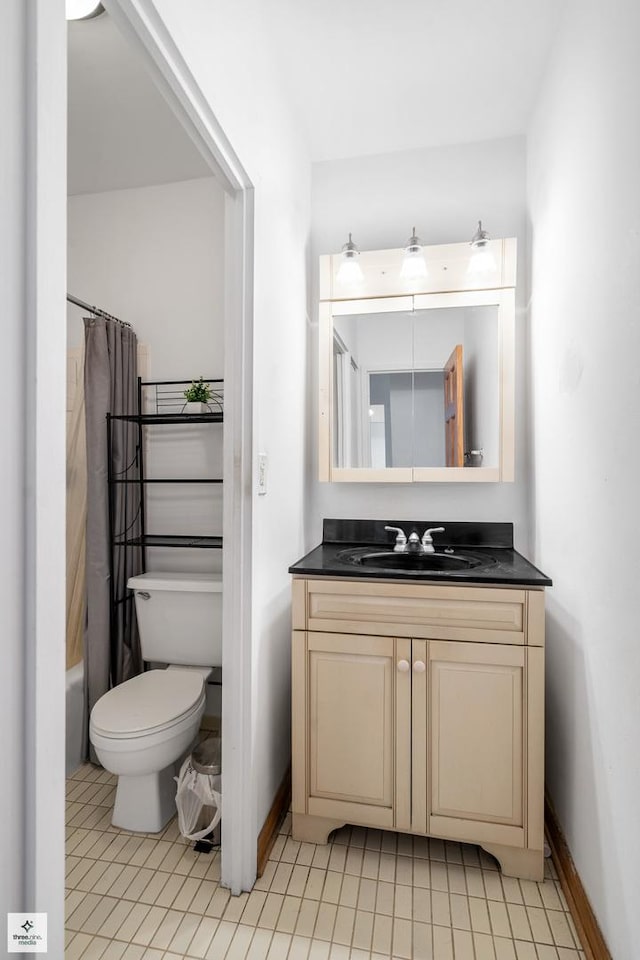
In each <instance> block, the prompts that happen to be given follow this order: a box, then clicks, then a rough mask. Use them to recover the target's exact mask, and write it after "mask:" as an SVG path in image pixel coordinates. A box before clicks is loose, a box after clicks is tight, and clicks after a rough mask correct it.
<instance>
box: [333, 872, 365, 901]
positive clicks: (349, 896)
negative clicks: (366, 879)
mask: <svg viewBox="0 0 640 960" xmlns="http://www.w3.org/2000/svg"><path fill="white" fill-rule="evenodd" d="M361 882H362V881H361V880H360V877H353V876H351V875H346V874H345V876H344V878H343V880H342V886H341V887H340V900H339V901H338V902H339V904H340V906H341V907H354V908H355V907H356V906H357V903H358V893H359V890H360V883H361Z"/></svg>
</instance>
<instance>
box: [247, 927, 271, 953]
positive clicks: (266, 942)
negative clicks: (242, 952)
mask: <svg viewBox="0 0 640 960" xmlns="http://www.w3.org/2000/svg"><path fill="white" fill-rule="evenodd" d="M272 939H273V933H272V932H271V930H254V933H253V939H252V941H251V945H250V947H249V950H248V952H247V960H265V957H266V956H267V954H268V953H269V947H270V946H271V940H272Z"/></svg>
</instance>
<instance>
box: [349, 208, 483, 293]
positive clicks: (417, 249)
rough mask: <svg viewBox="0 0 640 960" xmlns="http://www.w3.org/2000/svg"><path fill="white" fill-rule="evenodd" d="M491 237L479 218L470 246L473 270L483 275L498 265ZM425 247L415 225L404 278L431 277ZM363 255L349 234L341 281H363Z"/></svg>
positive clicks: (403, 270)
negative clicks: (360, 262) (361, 264)
mask: <svg viewBox="0 0 640 960" xmlns="http://www.w3.org/2000/svg"><path fill="white" fill-rule="evenodd" d="M490 240H491V237H490V236H489V234H488V232H487V231H486V230H484V229H483V227H482V221H481V220H478V229H477V230H476V232H475V233H474V235H473V237H472V238H471V240H470V241H469V245H470V246H471V247H472V248H473V249H472V255H471V257H470V259H469V268H468V269H469V273H476V274H481V273H485V272H487V271H490V270H493V269H494V268H495V266H496V263H495V259H494V256H493V253H492V252H491V249H490V248H489V243H490ZM423 247H424V241H423V240H421V239H420V238H419V237H418V236H417V235H416V228H415V227H413V231H412V234H411V236H410V237H409V239H408V240H407V242H406V244H405V247H404V258H403V261H402V267H401V269H400V277H401V279H402V280H408V281H409V282H411V281H414V282H415V281H418V280H424V279H425V278H426V277H427V276H428V273H429V271H428V268H427V261H426V260H425V256H424V250H423ZM359 256H360V251H359V249H358V247H357V246H356V244H355V243H354V242H353V240H352V238H351V234H349V239H348V240H347V242H346V243H345V244H344V245H343V247H342V261H341V263H340V267H339V269H338V276H337V280H338V282H339V283H343V284H346V285H350V286H351V285H357V284H359V283H362V282H363V280H364V275H363V273H362V268H361V266H360V264H359V263H358V257H359Z"/></svg>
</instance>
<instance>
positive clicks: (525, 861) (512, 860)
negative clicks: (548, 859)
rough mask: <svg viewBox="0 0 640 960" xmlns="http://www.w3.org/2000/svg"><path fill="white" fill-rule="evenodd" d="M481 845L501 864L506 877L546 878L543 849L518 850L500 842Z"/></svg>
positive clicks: (524, 878) (537, 880)
mask: <svg viewBox="0 0 640 960" xmlns="http://www.w3.org/2000/svg"><path fill="white" fill-rule="evenodd" d="M480 846H481V847H482V849H483V850H486V852H487V853H490V854H491V856H492V857H495V858H496V860H497V861H498V863H499V864H500V869H501V870H502V873H503V874H504V875H505V877H517V878H518V880H535V881H536V882H537V883H541V882H542V881H543V880H544V852H543V851H542V850H522V849H520V850H518V849H517V847H509V846H505V845H503V844H500V843H481V844H480Z"/></svg>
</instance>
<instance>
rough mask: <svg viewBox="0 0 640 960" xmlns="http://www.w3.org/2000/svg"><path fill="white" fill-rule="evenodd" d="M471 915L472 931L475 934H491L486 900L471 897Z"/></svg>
mask: <svg viewBox="0 0 640 960" xmlns="http://www.w3.org/2000/svg"><path fill="white" fill-rule="evenodd" d="M469 913H470V914H471V929H472V930H473V931H474V933H491V925H490V923H489V910H488V909H487V901H486V900H480V898H479V897H469Z"/></svg>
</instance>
